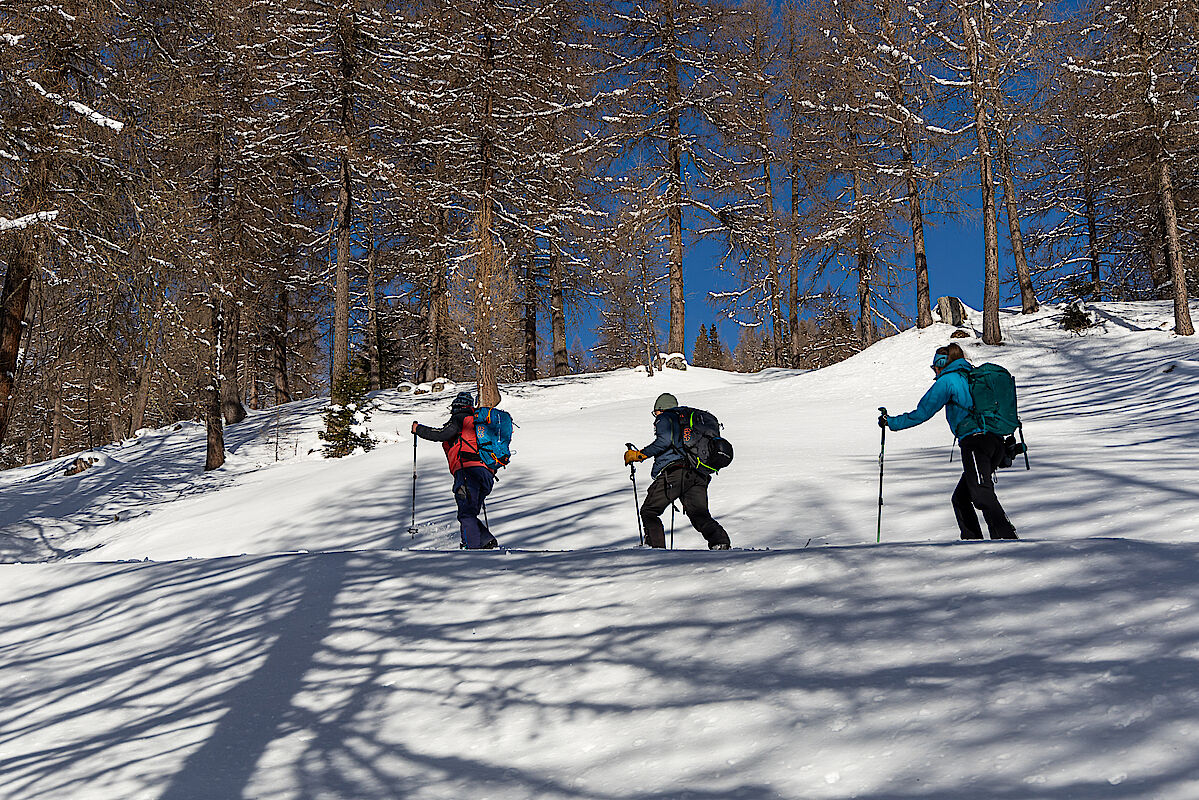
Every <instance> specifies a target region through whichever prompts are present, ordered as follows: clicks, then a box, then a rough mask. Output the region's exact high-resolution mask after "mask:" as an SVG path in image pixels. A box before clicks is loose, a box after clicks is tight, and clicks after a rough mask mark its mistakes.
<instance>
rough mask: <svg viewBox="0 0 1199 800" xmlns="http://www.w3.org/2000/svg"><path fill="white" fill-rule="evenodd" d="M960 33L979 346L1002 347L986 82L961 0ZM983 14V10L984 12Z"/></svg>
mask: <svg viewBox="0 0 1199 800" xmlns="http://www.w3.org/2000/svg"><path fill="white" fill-rule="evenodd" d="M958 11H959V13H960V14H961V17H962V33H963V36H964V37H965V41H966V55H967V57H968V59H969V63H970V84H971V94H972V95H973V100H974V134H975V137H976V139H977V141H978V175H979V183H980V184H981V188H982V215H983V247H984V250H983V256H984V274H983V278H984V280H983V343H984V344H991V345H997V344H1003V332H1002V331H1001V330H1000V328H999V231H998V230H997V229H996V224H995V178H994V175H993V174H992V172H991V143H990V128H989V126H988V124H987V106H986V89H985V86H986V81H985V80H984V77H983V75H982V65H981V63H980V60H979V54H978V30H977V28H975V24H974V20H973V19H971V17H970V15H969V13H968V12H967V10H966V6H965V4H964V0H961V4H960V5H959V6H958ZM984 13H985V10H984Z"/></svg>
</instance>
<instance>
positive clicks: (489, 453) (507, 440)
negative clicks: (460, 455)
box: [475, 407, 513, 472]
mask: <svg viewBox="0 0 1199 800" xmlns="http://www.w3.org/2000/svg"><path fill="white" fill-rule="evenodd" d="M512 427H513V425H512V415H511V414H509V413H508V412H507V411H502V410H500V409H498V408H486V407H484V408H476V409H475V439H476V441H478V443H479V460H480V461H482V462H483V463H484V464H485V465H486V466H487V468H488V469H490V470H491V471H492V472H495V471H496V470H498V469H501V468H503V467H506V466H508V462H509V461H510V460H512V449H511V445H512Z"/></svg>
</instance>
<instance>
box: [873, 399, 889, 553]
mask: <svg viewBox="0 0 1199 800" xmlns="http://www.w3.org/2000/svg"><path fill="white" fill-rule="evenodd" d="M878 413H879V414H880V415H882V416H884V417H885V416H887V409H885V408H883V407H882V406H879V409H878ZM879 427H880V428H882V441H881V442H880V443H879V448H878V532H877V533H876V534H875V536H874V543H875V544H878V543H879V542H881V541H882V540H883V454H884V453H886V452H887V426H886V425H880V426H879Z"/></svg>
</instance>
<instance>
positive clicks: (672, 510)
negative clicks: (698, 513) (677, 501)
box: [670, 500, 678, 550]
mask: <svg viewBox="0 0 1199 800" xmlns="http://www.w3.org/2000/svg"><path fill="white" fill-rule="evenodd" d="M677 510H678V509H676V508H675V505H674V501H673V500H671V501H670V549H671V550H673V549H674V512H675V511H677Z"/></svg>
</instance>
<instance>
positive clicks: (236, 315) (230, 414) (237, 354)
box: [220, 282, 246, 425]
mask: <svg viewBox="0 0 1199 800" xmlns="http://www.w3.org/2000/svg"><path fill="white" fill-rule="evenodd" d="M238 283H240V282H238ZM237 294H238V293H237V292H236V291H234V292H232V293H228V294H225V295H223V296H222V297H221V335H222V340H221V358H220V363H221V416H222V417H224V419H225V424H226V425H236V424H237V423H239V422H241V421H242V420H244V419H245V418H246V407H245V405H243V404H242V400H241V380H240V379H239V377H238V374H237V370H238V367H239V366H241V304H240V303H239V302H238V301H237Z"/></svg>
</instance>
